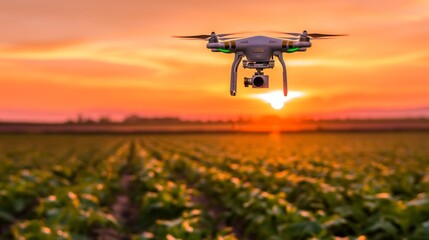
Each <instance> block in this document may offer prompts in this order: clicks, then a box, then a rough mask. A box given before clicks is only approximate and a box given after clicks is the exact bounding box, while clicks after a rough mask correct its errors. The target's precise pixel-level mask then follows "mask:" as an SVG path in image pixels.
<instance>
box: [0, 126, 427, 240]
mask: <svg viewBox="0 0 429 240" xmlns="http://www.w3.org/2000/svg"><path fill="white" fill-rule="evenodd" d="M345 236H349V237H350V238H351V239H354V238H359V239H365V238H367V239H403V238H407V239H428V238H429V135H428V134H427V133H417V132H409V133H407V132H401V133H294V134H280V135H275V134H273V135H268V134H206V135H204V134H199V135H198V134H197V135H190V134H188V135H179V134H177V135H174V134H165V135H123V136H122V135H0V238H1V239H10V238H11V239H166V238H167V239H170V240H171V239H236V238H237V239H308V238H312V237H314V238H317V239H334V238H335V237H345Z"/></svg>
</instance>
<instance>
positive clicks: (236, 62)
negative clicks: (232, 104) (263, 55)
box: [230, 52, 244, 96]
mask: <svg viewBox="0 0 429 240" xmlns="http://www.w3.org/2000/svg"><path fill="white" fill-rule="evenodd" d="M243 56H244V53H242V52H237V53H235V57H234V62H233V63H232V68H231V83H230V94H231V96H235V94H236V93H237V70H238V65H239V64H240V62H241V59H242V58H243Z"/></svg>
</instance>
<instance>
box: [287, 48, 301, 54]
mask: <svg viewBox="0 0 429 240" xmlns="http://www.w3.org/2000/svg"><path fill="white" fill-rule="evenodd" d="M298 50H299V48H298V47H295V48H289V49H288V50H286V51H287V52H289V53H293V52H296V51H298Z"/></svg>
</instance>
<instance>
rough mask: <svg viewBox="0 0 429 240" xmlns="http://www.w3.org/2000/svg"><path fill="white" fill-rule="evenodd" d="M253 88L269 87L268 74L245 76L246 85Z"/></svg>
mask: <svg viewBox="0 0 429 240" xmlns="http://www.w3.org/2000/svg"><path fill="white" fill-rule="evenodd" d="M250 85H251V86H252V87H253V88H268V86H269V80H268V75H253V76H252V77H251V78H247V77H245V78H244V86H245V87H249V86H250Z"/></svg>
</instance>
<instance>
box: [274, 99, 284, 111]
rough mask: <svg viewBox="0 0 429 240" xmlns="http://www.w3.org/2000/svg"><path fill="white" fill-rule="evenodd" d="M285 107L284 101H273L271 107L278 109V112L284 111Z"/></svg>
mask: <svg viewBox="0 0 429 240" xmlns="http://www.w3.org/2000/svg"><path fill="white" fill-rule="evenodd" d="M284 105H285V103H284V102H283V100H282V99H273V100H272V101H271V107H273V108H274V109H277V110H280V109H282V108H283V106H284Z"/></svg>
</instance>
